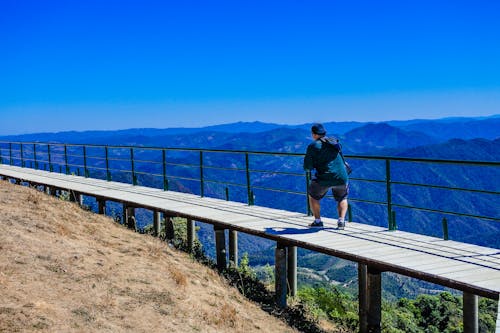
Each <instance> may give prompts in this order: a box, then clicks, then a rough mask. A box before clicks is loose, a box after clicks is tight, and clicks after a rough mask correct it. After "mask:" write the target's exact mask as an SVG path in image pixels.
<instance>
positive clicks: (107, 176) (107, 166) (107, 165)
mask: <svg viewBox="0 0 500 333" xmlns="http://www.w3.org/2000/svg"><path fill="white" fill-rule="evenodd" d="M104 153H105V155H106V180H107V181H108V182H109V181H111V174H110V173H109V152H108V146H105V147H104Z"/></svg>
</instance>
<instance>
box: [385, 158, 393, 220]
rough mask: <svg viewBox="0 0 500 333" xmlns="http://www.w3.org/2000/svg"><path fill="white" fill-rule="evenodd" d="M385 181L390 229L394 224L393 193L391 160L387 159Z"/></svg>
mask: <svg viewBox="0 0 500 333" xmlns="http://www.w3.org/2000/svg"><path fill="white" fill-rule="evenodd" d="M385 181H386V193H387V219H388V222H389V224H388V225H389V229H390V228H391V226H392V222H391V221H392V195H391V160H389V159H386V160H385Z"/></svg>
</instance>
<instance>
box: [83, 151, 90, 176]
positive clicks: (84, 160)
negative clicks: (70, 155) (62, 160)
mask: <svg viewBox="0 0 500 333" xmlns="http://www.w3.org/2000/svg"><path fill="white" fill-rule="evenodd" d="M83 176H84V177H85V178H89V170H88V169H87V146H83Z"/></svg>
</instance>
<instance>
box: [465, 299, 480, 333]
mask: <svg viewBox="0 0 500 333" xmlns="http://www.w3.org/2000/svg"><path fill="white" fill-rule="evenodd" d="M477 298H478V297H477V295H474V294H470V293H467V292H464V293H463V303H464V305H463V306H464V308H463V313H464V314H463V316H464V317H463V322H464V333H477V332H478V331H479V326H478V324H479V322H478V311H477V308H478V307H477V304H478V301H477Z"/></svg>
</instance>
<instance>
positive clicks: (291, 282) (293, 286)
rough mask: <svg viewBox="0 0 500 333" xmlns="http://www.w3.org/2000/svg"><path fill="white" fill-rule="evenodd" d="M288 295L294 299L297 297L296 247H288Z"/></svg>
mask: <svg viewBox="0 0 500 333" xmlns="http://www.w3.org/2000/svg"><path fill="white" fill-rule="evenodd" d="M287 277H288V295H290V296H292V297H294V296H296V295H297V247H296V246H289V247H288V266H287Z"/></svg>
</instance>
